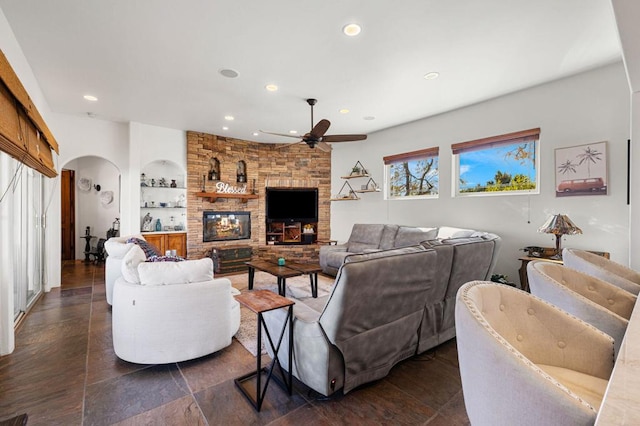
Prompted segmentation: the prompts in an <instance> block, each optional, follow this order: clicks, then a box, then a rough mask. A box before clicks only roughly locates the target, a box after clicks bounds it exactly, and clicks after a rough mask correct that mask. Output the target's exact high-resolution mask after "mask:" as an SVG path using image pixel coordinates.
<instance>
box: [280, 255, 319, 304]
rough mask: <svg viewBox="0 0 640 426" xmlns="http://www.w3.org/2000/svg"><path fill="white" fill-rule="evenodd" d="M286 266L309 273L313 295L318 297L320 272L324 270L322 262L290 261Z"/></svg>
mask: <svg viewBox="0 0 640 426" xmlns="http://www.w3.org/2000/svg"><path fill="white" fill-rule="evenodd" d="M286 266H287V267H288V268H291V269H294V270H296V271H299V272H302V273H303V274H307V275H309V283H310V284H311V295H312V296H313V297H318V272H321V271H322V268H321V267H320V264H318V263H296V262H289V263H287V265H286Z"/></svg>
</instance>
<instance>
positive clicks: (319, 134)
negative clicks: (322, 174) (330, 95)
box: [260, 99, 367, 151]
mask: <svg viewBox="0 0 640 426" xmlns="http://www.w3.org/2000/svg"><path fill="white" fill-rule="evenodd" d="M317 102H318V100H317V99H307V103H308V104H309V106H310V107H311V130H310V131H309V133H305V134H304V136H302V140H301V141H298V142H293V143H288V144H285V145H281V146H279V147H277V148H276V149H280V148H286V147H288V146H291V145H296V144H299V143H306V144H307V145H309V147H310V148H315V147H318V149H321V150H322V151H331V145H329V144H328V143H327V142H353V141H362V140H365V139H367V135H325V133H326V132H327V130H329V126H330V125H331V122H330V121H329V120H325V119H322V120H320V121H318V123H317V124H316V125H315V126H314V125H313V106H314V105H315V104H316V103H317ZM260 131H261V132H262V133H267V134H269V135H276V136H284V137H287V138H300V136H295V135H290V134H286V133H274V132H265V131H264V130H260Z"/></svg>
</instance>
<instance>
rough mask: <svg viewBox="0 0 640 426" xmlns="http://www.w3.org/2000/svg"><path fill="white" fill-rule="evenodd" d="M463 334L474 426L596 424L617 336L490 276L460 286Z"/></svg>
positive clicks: (463, 372) (465, 384)
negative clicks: (489, 279)
mask: <svg viewBox="0 0 640 426" xmlns="http://www.w3.org/2000/svg"><path fill="white" fill-rule="evenodd" d="M456 331H457V345H458V360H459V364H460V376H461V378H462V391H463V394H464V402H465V406H466V409H467V414H468V416H469V420H470V421H471V424H472V425H474V426H483V425H492V426H493V425H519V426H526V425H535V426H538V425H546V426H550V425H563V426H564V425H593V423H594V422H595V419H596V415H597V413H598V410H599V408H600V404H601V403H602V397H603V395H604V392H605V389H606V387H607V384H608V380H609V377H610V375H611V371H612V369H613V363H614V353H613V339H612V338H611V337H610V336H608V335H606V334H605V333H603V332H602V331H600V330H598V329H596V328H595V327H593V326H591V325H589V324H587V323H586V322H584V321H582V320H580V319H578V318H576V317H574V316H572V315H569V314H568V313H566V312H564V311H562V310H561V309H559V308H557V307H555V306H553V305H551V304H550V303H548V302H545V301H543V300H542V299H539V298H537V297H535V296H533V295H531V294H529V293H526V292H524V291H522V290H519V289H516V288H513V287H510V286H506V285H502V284H497V283H492V282H488V281H471V282H468V283H466V284H464V285H463V286H462V287H461V288H460V290H459V291H458V294H457V301H456Z"/></svg>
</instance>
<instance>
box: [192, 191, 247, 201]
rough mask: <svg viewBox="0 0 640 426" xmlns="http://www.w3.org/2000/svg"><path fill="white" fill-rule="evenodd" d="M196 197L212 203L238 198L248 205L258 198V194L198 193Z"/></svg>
mask: <svg viewBox="0 0 640 426" xmlns="http://www.w3.org/2000/svg"><path fill="white" fill-rule="evenodd" d="M196 196H197V197H200V198H203V199H205V200H209V202H210V203H215V202H216V200H218V198H238V199H240V200H241V201H242V202H243V203H246V202H247V201H248V200H253V199H256V198H258V194H232V193H229V194H227V193H220V192H197V193H196Z"/></svg>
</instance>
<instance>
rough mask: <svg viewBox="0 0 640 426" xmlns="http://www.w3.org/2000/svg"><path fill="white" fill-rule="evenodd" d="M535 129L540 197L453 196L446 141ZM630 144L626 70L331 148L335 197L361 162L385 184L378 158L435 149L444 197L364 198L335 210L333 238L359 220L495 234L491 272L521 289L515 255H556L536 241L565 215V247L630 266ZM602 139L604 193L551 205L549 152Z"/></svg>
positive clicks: (548, 240)
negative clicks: (571, 225)
mask: <svg viewBox="0 0 640 426" xmlns="http://www.w3.org/2000/svg"><path fill="white" fill-rule="evenodd" d="M428 101H429V100H428V99H425V102H428ZM535 127H540V128H541V139H540V148H541V149H540V165H541V166H540V168H541V170H540V171H541V178H540V194H539V195H530V196H529V195H507V196H499V197H495V196H494V197H474V198H469V197H467V198H454V197H452V196H451V193H452V179H451V174H452V158H451V157H452V156H451V149H450V145H451V144H452V143H456V142H464V141H467V140H473V139H480V138H483V137H488V136H494V135H500V134H504V133H509V132H514V131H518V130H525V129H530V128H535ZM628 138H629V89H628V86H627V83H626V77H625V71H624V68H623V66H622V63H616V64H613V65H609V66H606V67H603V68H600V69H597V70H594V71H590V72H586V73H583V74H580V75H577V76H574V77H570V78H566V79H562V80H559V81H556V82H552V83H549V84H545V85H541V86H538V87H535V88H531V89H528V90H524V91H521V92H518V93H515V94H511V95H508V96H504V97H501V98H498V99H494V100H490V101H487V102H483V103H480V104H477V105H473V106H470V107H467V108H463V109H459V110H456V111H451V112H449V113H445V114H442V115H439V116H436V117H432V118H428V119H424V120H420V121H416V122H413V123H409V124H406V125H402V126H398V127H395V128H392V129H387V130H383V131H380V132H377V133H374V134H371V135H369V138H368V140H367V141H366V142H362V143H359V142H355V143H344V144H334V145H333V147H334V149H333V154H332V193H333V194H336V193H337V192H338V191H339V190H340V187H341V186H342V184H343V182H344V180H342V179H340V176H341V175H342V176H344V175H346V174H348V172H349V171H350V170H351V167H352V166H353V165H354V163H355V162H356V161H357V160H360V162H362V164H363V165H364V166H365V167H366V168H367V169H368V170H369V172H370V173H371V174H372V175H373V178H374V179H375V180H376V182H378V184H380V185H382V183H383V182H384V176H383V173H384V168H383V163H382V157H383V156H386V155H390V154H398V153H402V152H408V151H413V150H417V149H422V148H429V147H435V146H439V147H440V197H439V198H438V199H432V200H411V201H409V200H401V201H385V200H384V199H383V195H382V193H381V192H380V193H365V194H360V195H361V200H360V201H341V202H333V203H332V205H331V234H332V235H331V237H332V239H337V240H339V241H345V240H346V239H347V238H348V237H349V234H350V231H351V227H352V225H353V224H354V223H357V222H360V223H397V224H404V225H421V226H432V225H451V226H459V227H469V228H473V229H479V230H484V231H491V232H495V233H496V234H498V235H500V236H501V237H502V238H503V241H504V242H503V247H502V250H501V253H500V257H499V259H498V263H497V265H496V272H497V273H503V274H507V275H508V276H509V278H510V279H511V280H513V281H515V282H518V273H517V270H518V268H519V267H520V262H519V261H518V260H517V259H518V257H519V256H521V255H522V254H523V252H521V251H519V249H521V248H523V247H525V246H528V245H541V246H548V247H553V246H554V245H555V237H553V236H552V235H549V234H539V233H537V229H538V227H539V226H541V225H542V224H543V223H544V221H545V219H546V218H547V217H548V216H549V215H551V214H554V213H565V214H567V215H568V216H569V217H570V218H571V219H572V220H573V221H574V222H575V223H576V225H578V226H579V227H580V228H581V229H582V231H583V232H584V234H583V235H576V236H565V237H564V239H563V246H567V247H568V246H571V247H578V248H584V249H589V250H599V251H608V252H610V253H611V258H612V259H614V260H616V261H619V262H622V263H625V264H626V263H627V262H628V259H629V207H628V206H627V205H626V164H627V159H626V145H627V139H628ZM599 141H608V165H609V194H608V195H606V196H575V197H563V198H556V197H555V189H554V188H555V177H554V176H555V175H554V149H555V148H560V147H567V146H574V145H582V144H586V143H592V142H599ZM350 183H351V184H354V182H350ZM362 183H364V181H363V182H362ZM358 184H359V183H358Z"/></svg>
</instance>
